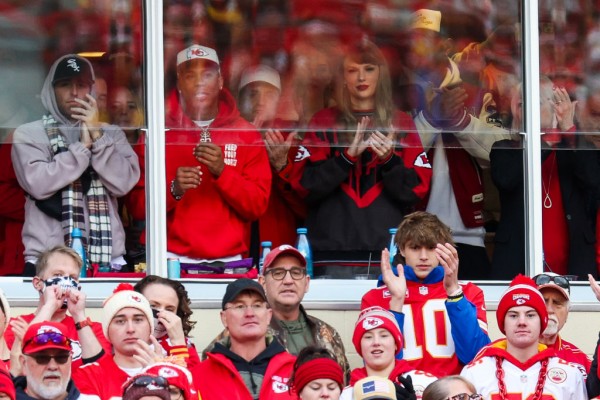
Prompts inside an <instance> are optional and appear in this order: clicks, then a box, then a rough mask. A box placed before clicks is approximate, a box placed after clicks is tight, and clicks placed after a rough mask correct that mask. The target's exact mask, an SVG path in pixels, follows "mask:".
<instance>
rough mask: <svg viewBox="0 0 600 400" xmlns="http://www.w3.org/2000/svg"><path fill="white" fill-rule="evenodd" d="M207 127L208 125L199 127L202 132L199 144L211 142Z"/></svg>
mask: <svg viewBox="0 0 600 400" xmlns="http://www.w3.org/2000/svg"><path fill="white" fill-rule="evenodd" d="M209 127H210V124H208V125H206V126H202V125H200V129H201V130H202V133H201V134H200V143H210V142H212V138H211V137H210V132H209V131H208V128H209Z"/></svg>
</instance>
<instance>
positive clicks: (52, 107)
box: [0, 0, 145, 276]
mask: <svg viewBox="0 0 600 400" xmlns="http://www.w3.org/2000/svg"><path fill="white" fill-rule="evenodd" d="M5 3H6V2H5ZM0 30H1V31H2V35H1V36H0V47H1V49H2V50H1V51H0V54H2V56H1V57H0V70H1V71H2V73H0V88H1V90H0V109H1V111H0V129H1V132H0V152H1V153H2V156H1V157H0V162H1V163H2V167H1V168H0V170H1V172H0V175H1V176H0V192H1V193H2V194H1V195H0V196H2V198H1V199H0V204H1V207H0V259H1V261H2V262H1V265H2V269H1V271H0V275H21V274H23V273H25V274H26V275H29V276H33V274H34V273H35V271H34V268H33V263H34V262H35V261H36V259H38V258H39V257H40V255H41V254H42V252H44V251H46V250H48V249H50V248H52V247H54V246H56V245H59V244H67V245H69V244H70V242H71V237H70V233H71V231H72V230H73V229H74V228H80V229H81V230H82V231H83V241H84V243H85V245H86V251H87V259H88V260H89V267H90V271H89V272H88V276H89V275H90V274H92V265H95V268H94V270H97V268H98V267H102V268H104V269H107V270H110V269H111V268H113V269H115V270H119V269H120V270H123V271H125V270H128V268H129V269H132V268H133V265H134V264H135V258H134V257H133V255H135V254H137V253H136V252H140V251H141V252H142V253H143V249H144V247H143V246H141V245H140V244H139V240H140V239H139V238H140V233H141V229H140V228H139V225H140V222H138V221H137V220H134V219H133V211H132V209H131V208H128V207H127V206H126V205H125V204H126V203H127V201H126V200H127V199H128V194H129V192H130V190H131V189H132V188H133V187H134V186H135V185H136V184H137V182H138V179H139V163H138V159H137V156H136V154H135V151H134V149H133V147H137V146H143V140H142V138H141V137H140V130H141V129H143V128H144V126H145V125H144V114H145V106H144V102H143V98H144V91H143V86H142V82H143V75H142V71H143V69H142V68H141V65H142V52H141V49H142V48H143V46H142V32H143V29H142V8H141V1H130V0H119V1H112V2H70V1H62V2H55V1H45V0H44V1H36V2H23V1H17V2H9V3H6V4H3V6H2V13H1V14H0ZM11 155H12V156H11ZM26 194H27V195H26ZM141 224H143V212H142V217H141ZM96 238H98V239H96ZM26 262H27V264H25V263H26ZM24 266H25V270H24Z"/></svg>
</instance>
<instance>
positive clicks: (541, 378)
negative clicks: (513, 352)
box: [496, 356, 550, 400]
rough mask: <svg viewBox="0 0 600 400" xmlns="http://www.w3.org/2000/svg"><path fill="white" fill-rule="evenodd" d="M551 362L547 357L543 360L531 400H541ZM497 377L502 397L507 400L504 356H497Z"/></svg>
mask: <svg viewBox="0 0 600 400" xmlns="http://www.w3.org/2000/svg"><path fill="white" fill-rule="evenodd" d="M549 362H550V359H549V358H546V359H544V360H543V361H542V366H541V367H540V373H539V375H538V380H537V383H536V385H535V392H534V393H533V396H531V397H528V398H529V399H531V400H541V398H542V392H543V391H544V383H545V382H546V372H547V370H548V363H549ZM496 379H497V380H498V389H499V390H500V399H501V400H507V399H508V392H507V390H506V383H505V382H504V370H503V369H502V358H500V357H498V356H496Z"/></svg>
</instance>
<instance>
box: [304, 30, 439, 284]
mask: <svg viewBox="0 0 600 400" xmlns="http://www.w3.org/2000/svg"><path fill="white" fill-rule="evenodd" d="M339 74H340V78H341V79H342V81H343V82H342V84H343V89H342V90H341V91H342V93H341V95H340V101H339V104H338V106H336V107H330V108H326V109H324V110H322V111H320V112H318V113H317V114H315V116H314V117H313V118H312V120H311V122H310V124H309V130H310V132H309V133H308V134H307V135H306V137H305V138H304V141H303V143H302V144H303V146H302V148H301V151H299V152H298V154H297V156H296V161H298V162H302V163H303V164H305V165H304V170H303V174H302V178H301V181H300V184H301V188H300V189H299V190H300V193H301V194H302V195H306V202H307V206H308V215H307V218H306V226H307V228H308V235H309V237H310V241H311V245H312V248H313V259H314V273H315V276H319V275H330V276H333V277H335V278H354V276H355V275H356V274H362V273H365V272H367V270H369V266H370V265H371V264H375V265H378V263H379V260H378V259H379V257H378V256H379V254H380V249H381V248H383V247H385V246H386V244H388V242H389V233H388V229H389V228H390V227H393V226H394V225H396V224H397V223H399V221H401V220H402V218H403V217H404V215H406V214H407V210H411V208H412V207H414V206H415V205H416V204H417V203H418V201H419V200H422V199H423V197H424V196H425V195H426V193H427V192H428V190H429V181H430V178H431V166H430V165H429V161H428V160H427V156H426V155H425V153H424V152H423V148H422V146H421V141H420V139H419V136H418V135H417V133H416V128H415V125H414V123H413V121H412V119H411V117H410V116H409V115H407V114H405V113H403V112H400V111H398V110H396V109H394V106H393V102H392V94H391V83H390V74H389V70H388V66H387V63H386V61H385V59H384V57H383V54H382V53H381V51H380V50H379V49H378V48H377V46H375V44H373V43H371V42H369V41H366V40H361V41H359V42H358V43H356V44H355V45H354V46H353V47H351V48H350V49H349V51H348V52H347V54H346V55H345V57H344V59H343V63H341V64H340V70H339ZM376 269H377V268H375V269H371V271H373V270H376Z"/></svg>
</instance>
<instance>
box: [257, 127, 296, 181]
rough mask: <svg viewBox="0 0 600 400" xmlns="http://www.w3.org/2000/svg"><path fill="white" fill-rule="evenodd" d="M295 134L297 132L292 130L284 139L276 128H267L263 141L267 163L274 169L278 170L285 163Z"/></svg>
mask: <svg viewBox="0 0 600 400" xmlns="http://www.w3.org/2000/svg"><path fill="white" fill-rule="evenodd" d="M297 135H298V132H296V131H293V132H290V134H289V135H288V137H287V138H285V139H284V137H283V135H282V134H281V132H280V131H279V130H277V129H269V130H267V132H266V133H265V138H264V141H265V145H266V148H267V153H268V155H269V163H270V164H271V167H273V169H275V171H278V172H279V171H281V170H282V169H283V168H284V167H285V166H286V165H287V160H288V153H289V151H290V148H291V147H292V145H293V144H294V140H295V139H296V136H297Z"/></svg>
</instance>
